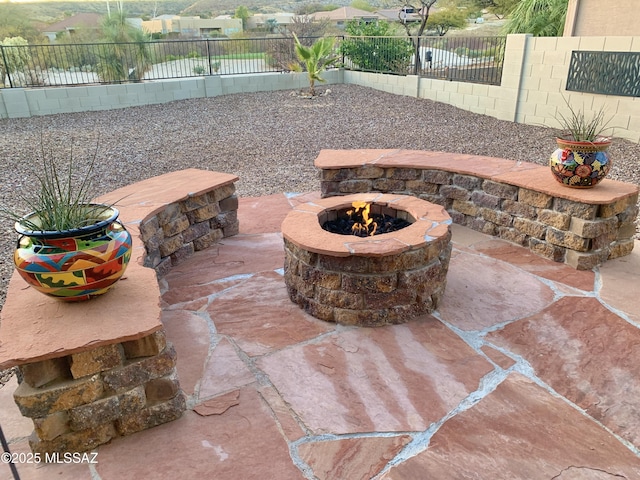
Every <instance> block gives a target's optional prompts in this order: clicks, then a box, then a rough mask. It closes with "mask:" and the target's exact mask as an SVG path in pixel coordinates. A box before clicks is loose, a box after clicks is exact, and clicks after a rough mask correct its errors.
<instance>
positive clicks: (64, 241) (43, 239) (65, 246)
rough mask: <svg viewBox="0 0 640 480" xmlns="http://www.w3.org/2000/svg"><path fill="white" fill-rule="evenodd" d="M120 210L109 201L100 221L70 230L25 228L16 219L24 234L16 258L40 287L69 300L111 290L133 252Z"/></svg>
mask: <svg viewBox="0 0 640 480" xmlns="http://www.w3.org/2000/svg"><path fill="white" fill-rule="evenodd" d="M118 215H119V212H118V210H117V209H116V208H113V207H107V208H106V209H105V210H104V212H103V213H102V214H101V216H100V220H99V221H97V222H96V223H94V224H91V225H89V226H86V227H82V228H77V229H73V230H67V231H33V230H27V229H25V228H24V226H23V225H21V223H20V222H16V225H15V228H16V231H17V232H18V233H19V234H20V238H19V240H18V246H17V248H16V250H15V252H14V256H13V260H14V263H15V265H16V269H17V270H18V273H19V274H20V275H21V276H22V278H23V279H25V280H26V282H27V283H28V284H29V285H31V286H33V287H34V288H35V289H36V290H38V291H40V292H42V293H45V294H47V295H50V296H53V297H56V298H59V299H61V300H65V301H80V300H88V299H90V298H92V297H95V296H97V295H101V294H103V293H105V292H107V291H108V290H109V289H110V288H111V287H112V286H113V284H114V283H115V282H117V281H118V280H119V279H120V277H122V274H123V273H124V271H125V269H126V268H127V264H128V263H129V260H130V258H131V248H132V242H131V235H130V234H129V232H128V231H127V230H126V229H125V228H124V226H123V225H122V224H121V223H120V222H118V220H117V218H118ZM36 217H37V215H36V214H35V213H32V214H30V215H27V216H26V217H25V218H29V219H33V218H36Z"/></svg>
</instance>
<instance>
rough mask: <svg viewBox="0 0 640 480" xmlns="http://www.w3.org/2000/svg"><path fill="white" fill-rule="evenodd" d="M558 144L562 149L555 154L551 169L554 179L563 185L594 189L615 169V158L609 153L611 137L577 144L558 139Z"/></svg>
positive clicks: (551, 161)
mask: <svg viewBox="0 0 640 480" xmlns="http://www.w3.org/2000/svg"><path fill="white" fill-rule="evenodd" d="M556 142H557V144H558V148H557V149H556V150H555V151H554V152H553V153H552V154H551V158H550V159H549V166H550V167H551V173H552V174H553V177H554V178H555V179H556V180H557V181H558V182H560V183H562V184H563V185H566V186H567V187H573V188H591V187H594V186H596V185H597V184H598V183H600V181H602V179H603V178H604V177H606V176H607V174H608V173H609V170H611V159H610V158H609V153H608V152H607V149H608V148H609V146H610V145H611V139H610V138H607V137H601V138H598V139H597V140H596V141H594V142H576V141H573V140H567V139H564V138H561V137H558V138H557V139H556Z"/></svg>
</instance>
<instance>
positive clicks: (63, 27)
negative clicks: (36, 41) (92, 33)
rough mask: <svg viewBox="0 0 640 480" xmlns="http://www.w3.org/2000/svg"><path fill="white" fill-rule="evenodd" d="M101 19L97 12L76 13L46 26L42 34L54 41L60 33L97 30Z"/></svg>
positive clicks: (71, 33) (70, 33) (67, 33)
mask: <svg viewBox="0 0 640 480" xmlns="http://www.w3.org/2000/svg"><path fill="white" fill-rule="evenodd" d="M101 21H102V15H101V14H99V13H78V14H77V15H73V16H71V17H69V18H65V19H64V20H62V21H61V22H57V23H54V24H53V25H48V26H46V27H45V28H44V29H43V30H42V34H43V35H45V36H46V37H47V38H48V39H49V41H50V42H51V43H54V42H55V41H56V38H59V36H60V35H73V34H74V32H75V31H76V30H80V29H82V30H97V29H98V28H99V27H100V22H101Z"/></svg>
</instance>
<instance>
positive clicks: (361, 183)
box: [315, 150, 639, 270]
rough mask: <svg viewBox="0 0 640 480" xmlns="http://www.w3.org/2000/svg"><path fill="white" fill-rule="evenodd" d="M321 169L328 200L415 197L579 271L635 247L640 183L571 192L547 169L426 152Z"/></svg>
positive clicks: (332, 163)
mask: <svg viewBox="0 0 640 480" xmlns="http://www.w3.org/2000/svg"><path fill="white" fill-rule="evenodd" d="M614 161H615V159H614ZM315 165H316V167H318V168H319V169H321V173H320V179H321V191H322V196H323V197H328V196H334V195H347V194H353V193H363V192H382V193H394V194H405V195H414V196H417V197H419V198H422V199H424V200H427V201H429V202H432V203H437V204H439V205H442V206H444V207H445V209H446V210H447V212H448V213H449V215H450V216H451V218H452V220H453V221H454V222H455V223H458V224H460V225H465V226H467V227H469V228H472V229H474V230H478V231H480V232H483V233H486V234H489V235H493V236H496V237H499V238H502V239H504V240H508V241H510V242H513V243H517V244H518V245H522V246H524V247H527V248H529V249H530V250H531V251H532V252H534V253H536V254H538V255H541V256H543V257H546V258H549V259H551V260H554V261H556V262H564V263H566V264H568V265H570V266H572V267H574V268H576V269H578V270H588V269H591V268H593V267H595V266H597V265H601V264H602V263H604V262H605V261H606V260H608V259H610V258H617V257H622V256H624V255H628V254H629V253H631V250H632V249H633V243H634V242H633V236H634V234H635V231H636V227H635V220H636V217H637V215H638V206H637V203H638V190H639V189H638V186H637V185H633V184H629V183H624V182H618V181H614V180H609V179H605V180H604V181H603V182H602V183H601V184H600V185H598V186H596V187H594V188H592V189H573V188H568V187H565V186H563V185H561V184H559V183H558V182H556V181H555V180H554V179H553V178H552V176H551V173H550V171H549V168H548V167H543V166H540V165H535V164H532V163H526V162H516V161H513V160H505V159H500V158H492V157H481V156H475V155H463V154H451V153H443V152H428V151H410V150H322V151H321V152H320V154H319V156H318V158H317V159H316V161H315Z"/></svg>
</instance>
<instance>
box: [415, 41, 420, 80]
mask: <svg viewBox="0 0 640 480" xmlns="http://www.w3.org/2000/svg"><path fill="white" fill-rule="evenodd" d="M415 56H416V61H415V65H414V66H413V74H414V75H418V72H419V71H420V61H421V60H420V37H416V55H415Z"/></svg>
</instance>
